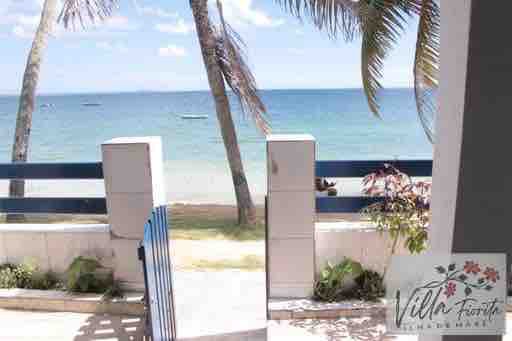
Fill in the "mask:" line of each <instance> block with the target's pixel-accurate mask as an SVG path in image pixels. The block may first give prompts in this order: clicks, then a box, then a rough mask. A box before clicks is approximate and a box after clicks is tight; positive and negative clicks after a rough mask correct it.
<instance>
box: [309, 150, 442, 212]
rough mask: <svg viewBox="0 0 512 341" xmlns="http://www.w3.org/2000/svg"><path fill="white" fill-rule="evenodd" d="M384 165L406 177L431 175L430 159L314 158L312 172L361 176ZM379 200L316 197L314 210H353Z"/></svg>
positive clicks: (322, 174)
mask: <svg viewBox="0 0 512 341" xmlns="http://www.w3.org/2000/svg"><path fill="white" fill-rule="evenodd" d="M385 164H389V165H392V166H394V167H396V168H398V169H399V170H400V171H401V172H403V173H406V174H408V175H410V176H424V177H428V176H432V160H401V161H399V160H375V161H316V164H315V175H316V177H321V178H361V177H364V176H366V175H367V174H369V173H372V172H375V171H378V170H379V169H382V168H383V167H384V165H385ZM379 200H382V199H381V198H378V197H377V198H376V197H367V196H333V197H317V198H316V211H317V212H318V213H357V212H360V211H361V210H362V209H363V208H365V207H367V206H368V205H370V204H372V203H374V202H377V201H379Z"/></svg>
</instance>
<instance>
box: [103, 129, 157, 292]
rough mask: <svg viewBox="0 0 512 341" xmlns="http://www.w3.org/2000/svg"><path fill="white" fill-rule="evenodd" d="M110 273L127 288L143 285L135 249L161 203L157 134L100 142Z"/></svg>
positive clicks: (139, 263) (141, 286)
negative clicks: (153, 210)
mask: <svg viewBox="0 0 512 341" xmlns="http://www.w3.org/2000/svg"><path fill="white" fill-rule="evenodd" d="M101 149H102V153H103V173H104V177H105V191H106V195H107V210H108V220H109V224H110V231H111V244H112V248H113V253H114V276H115V277H116V278H118V279H120V280H121V281H123V282H124V283H125V285H126V286H127V287H129V288H131V289H141V288H143V285H144V280H143V274H142V265H141V262H140V261H139V260H138V258H137V248H138V246H139V242H140V241H141V240H142V238H143V236H144V224H145V222H146V221H147V219H148V217H149V215H150V213H151V211H152V209H153V207H156V206H159V205H162V204H165V184H164V175H163V172H164V171H163V160H162V142H161V139H160V137H129V138H128V137H127V138H124V137H123V138H116V139H113V140H110V141H107V142H105V143H103V144H102V145H101Z"/></svg>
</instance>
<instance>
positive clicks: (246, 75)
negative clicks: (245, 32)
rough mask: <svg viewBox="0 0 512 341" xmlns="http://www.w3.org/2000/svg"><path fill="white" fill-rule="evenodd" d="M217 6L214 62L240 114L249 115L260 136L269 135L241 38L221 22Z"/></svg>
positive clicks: (264, 114)
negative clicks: (218, 26)
mask: <svg viewBox="0 0 512 341" xmlns="http://www.w3.org/2000/svg"><path fill="white" fill-rule="evenodd" d="M217 6H218V9H219V17H220V21H221V27H220V29H215V28H213V31H214V32H215V37H216V54H217V61H218V63H219V66H220V68H221V70H222V74H223V76H224V79H225V80H226V82H227V83H228V85H229V87H230V88H231V90H233V92H234V93H235V95H236V96H237V98H238V100H239V101H240V106H241V108H242V112H243V113H244V114H248V115H250V116H251V118H252V119H253V120H254V122H255V124H256V126H257V127H258V128H259V129H260V130H261V132H262V133H263V134H268V133H270V125H269V123H268V120H267V118H266V112H267V109H266V107H265V104H264V103H263V101H262V100H261V98H260V97H259V94H258V88H257V85H256V80H255V78H254V76H253V74H252V72H251V70H250V68H249V66H248V65H247V62H246V55H245V53H244V49H245V44H244V42H243V40H242V38H241V37H240V35H239V34H238V33H236V32H235V31H234V30H233V28H232V27H231V26H229V24H228V23H226V21H225V20H224V16H223V14H222V5H221V4H220V2H219V0H217Z"/></svg>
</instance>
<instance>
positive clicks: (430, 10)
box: [414, 0, 440, 142]
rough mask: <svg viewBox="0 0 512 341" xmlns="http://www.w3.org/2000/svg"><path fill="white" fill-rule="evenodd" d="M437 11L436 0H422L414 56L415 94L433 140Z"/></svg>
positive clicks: (438, 33) (437, 61)
mask: <svg viewBox="0 0 512 341" xmlns="http://www.w3.org/2000/svg"><path fill="white" fill-rule="evenodd" d="M439 30H440V11H439V5H438V3H437V2H436V0H423V2H422V8H421V12H420V20H419V24H418V38H417V41H416V55H415V58H414V95H415V97H416V106H417V110H418V116H419V118H420V121H421V124H422V126H423V129H424V130H425V134H426V135H427V137H428V139H429V140H430V142H433V141H434V118H435V115H436V112H437V106H436V102H435V97H436V94H437V88H438V73H439V48H440V46H439V45H440V32H439Z"/></svg>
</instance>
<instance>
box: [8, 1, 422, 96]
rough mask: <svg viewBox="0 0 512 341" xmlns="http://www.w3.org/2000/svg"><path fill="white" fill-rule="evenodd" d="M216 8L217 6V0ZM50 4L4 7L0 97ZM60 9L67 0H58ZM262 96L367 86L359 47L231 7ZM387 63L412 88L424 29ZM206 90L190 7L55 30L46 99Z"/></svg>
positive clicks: (282, 16)
mask: <svg viewBox="0 0 512 341" xmlns="http://www.w3.org/2000/svg"><path fill="white" fill-rule="evenodd" d="M210 2H213V1H212V0H210ZM42 3H43V0H0V94H17V93H19V90H20V87H21V80H22V77H23V71H24V67H25V63H26V58H27V55H28V52H29V49H30V46H31V43H32V39H33V36H34V32H35V29H36V27H37V24H38V22H39V16H40V12H41V8H42ZM58 6H59V11H60V8H61V6H62V0H60V2H59V5H58ZM223 7H224V13H225V17H226V19H227V21H228V22H229V23H230V24H231V25H232V26H233V27H234V28H235V29H236V30H237V31H238V33H239V34H240V35H241V36H242V38H243V39H244V41H245V43H246V45H247V54H248V57H249V64H250V65H251V67H252V70H253V72H254V74H255V76H256V79H257V82H258V85H259V87H260V88H261V89H296V88H301V89H317V88H320V89H323V88H360V87H361V76H360V41H359V40H356V41H353V42H350V43H347V42H345V41H343V40H337V41H334V40H332V39H329V38H328V37H327V36H326V34H325V33H324V32H319V31H318V30H317V29H315V28H314V27H313V26H312V25H311V23H309V22H308V21H307V20H306V21H304V22H300V21H299V20H297V19H296V18H294V17H292V16H291V15H289V14H288V13H286V12H285V11H283V10H282V8H281V7H280V6H279V5H277V4H276V1H275V0H223ZM406 28H407V30H406V33H405V34H404V35H403V37H402V39H401V40H400V41H399V43H398V44H397V46H396V48H395V49H394V51H393V52H392V53H391V54H390V55H389V57H388V59H387V61H386V63H385V72H384V78H383V85H384V86H385V87H411V86H412V84H413V79H412V62H413V58H414V45H415V36H416V25H415V23H414V22H410V23H409V24H408V25H407V26H406ZM207 88H208V83H207V79H206V74H205V71H204V66H203V63H202V59H201V55H200V51H199V45H198V42H197V37H196V34H195V28H194V25H193V19H192V15H191V11H190V8H189V1H188V0H119V7H118V8H117V9H116V10H115V12H114V14H113V16H112V17H111V18H110V19H108V20H107V21H105V22H103V23H95V24H93V25H92V24H91V25H87V27H86V29H85V30H84V29H82V28H77V29H75V30H73V29H68V30H66V29H64V28H63V27H62V24H58V25H56V27H55V28H54V30H53V33H52V36H51V38H50V40H49V42H48V48H47V50H46V51H45V54H44V60H43V64H42V70H41V78H40V82H39V87H38V91H39V93H83V92H124V91H181V90H186V91H188V90H204V89H207Z"/></svg>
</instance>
